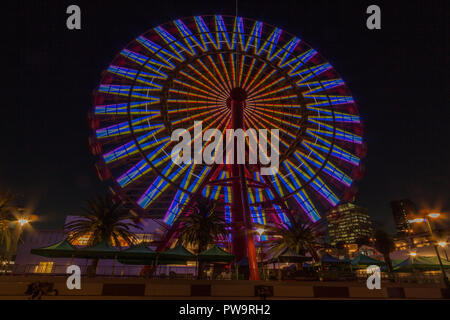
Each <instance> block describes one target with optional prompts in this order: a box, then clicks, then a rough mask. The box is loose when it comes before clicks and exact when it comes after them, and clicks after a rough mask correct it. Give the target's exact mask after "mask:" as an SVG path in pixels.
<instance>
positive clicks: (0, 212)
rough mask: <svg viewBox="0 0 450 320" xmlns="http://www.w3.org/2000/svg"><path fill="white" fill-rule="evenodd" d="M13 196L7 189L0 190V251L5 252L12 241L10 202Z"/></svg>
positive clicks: (12, 219)
mask: <svg viewBox="0 0 450 320" xmlns="http://www.w3.org/2000/svg"><path fill="white" fill-rule="evenodd" d="M14 198H15V196H14V195H13V194H12V193H11V192H9V191H3V192H0V253H1V254H2V255H4V254H6V253H7V252H8V251H9V249H10V247H11V243H12V242H13V233H12V232H11V228H10V224H11V222H12V221H14V216H13V213H12V211H13V210H14V208H15V207H14V206H13V205H12V204H11V202H12V201H13V200H14Z"/></svg>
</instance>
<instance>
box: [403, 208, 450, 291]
mask: <svg viewBox="0 0 450 320" xmlns="http://www.w3.org/2000/svg"><path fill="white" fill-rule="evenodd" d="M440 216H441V214H440V213H437V212H432V213H429V214H427V217H425V218H417V219H413V220H409V223H411V224H413V223H421V222H426V224H427V227H428V232H429V233H430V236H431V241H433V229H432V228H431V224H430V221H429V218H431V219H437V218H439V217H440ZM433 247H434V251H435V252H436V256H437V257H438V260H439V266H440V267H441V271H442V275H443V276H444V283H445V285H446V287H447V288H450V281H449V280H448V278H447V274H446V273H445V269H444V266H443V265H442V260H441V256H440V254H439V250H438V247H437V245H436V244H435V243H433ZM446 253H447V252H446Z"/></svg>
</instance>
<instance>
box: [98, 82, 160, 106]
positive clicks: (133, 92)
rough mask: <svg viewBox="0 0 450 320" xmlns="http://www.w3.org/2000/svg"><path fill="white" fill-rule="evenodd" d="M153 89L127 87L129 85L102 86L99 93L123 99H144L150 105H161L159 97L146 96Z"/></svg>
mask: <svg viewBox="0 0 450 320" xmlns="http://www.w3.org/2000/svg"><path fill="white" fill-rule="evenodd" d="M151 89H152V88H151V87H141V86H135V87H132V86H127V85H117V84H100V86H99V87H98V91H99V92H101V93H105V94H110V95H117V96H122V97H131V98H137V99H144V100H145V101H143V102H146V103H148V104H157V103H159V97H153V96H149V95H147V94H145V92H147V93H148V92H149V91H151Z"/></svg>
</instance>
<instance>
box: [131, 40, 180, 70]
mask: <svg viewBox="0 0 450 320" xmlns="http://www.w3.org/2000/svg"><path fill="white" fill-rule="evenodd" d="M137 42H138V43H140V44H141V45H142V46H143V47H144V48H145V49H147V50H148V51H149V52H150V53H151V54H153V55H155V57H156V58H158V59H159V60H154V59H151V60H148V59H147V60H144V61H142V60H141V59H139V62H141V63H145V61H147V62H148V63H153V64H156V65H160V66H162V67H165V68H168V69H170V70H173V69H175V64H174V63H172V61H171V60H175V61H178V62H181V61H182V60H181V59H180V58H179V57H178V56H177V55H176V54H174V53H172V52H171V51H169V50H167V49H164V48H162V47H161V46H159V45H158V44H156V43H154V42H153V41H150V40H149V39H147V38H145V37H143V36H140V37H139V38H137Z"/></svg>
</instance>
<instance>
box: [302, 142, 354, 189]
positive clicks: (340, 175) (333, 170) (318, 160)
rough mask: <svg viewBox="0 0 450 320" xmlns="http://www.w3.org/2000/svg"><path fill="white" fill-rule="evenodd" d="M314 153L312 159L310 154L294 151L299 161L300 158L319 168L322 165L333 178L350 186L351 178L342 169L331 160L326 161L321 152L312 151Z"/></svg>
mask: <svg viewBox="0 0 450 320" xmlns="http://www.w3.org/2000/svg"><path fill="white" fill-rule="evenodd" d="M312 155H314V159H313V158H312V157H311V156H307V155H306V154H304V153H303V152H301V151H299V150H297V151H296V152H295V153H294V156H295V157H296V158H297V160H298V161H301V160H300V158H301V159H302V160H303V161H307V162H308V163H310V164H311V165H313V166H314V167H316V168H317V169H321V168H322V167H323V165H324V164H325V166H324V167H323V171H324V172H325V173H326V174H328V175H329V176H330V177H331V178H333V179H335V180H336V181H338V182H340V183H342V184H343V185H345V186H346V187H350V186H351V184H352V179H351V178H350V177H349V176H348V175H347V174H345V173H344V172H343V171H342V170H340V169H339V168H337V167H336V166H335V165H334V164H333V162H332V161H331V160H328V161H326V159H325V157H324V156H322V155H321V154H319V153H317V152H314V153H312Z"/></svg>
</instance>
